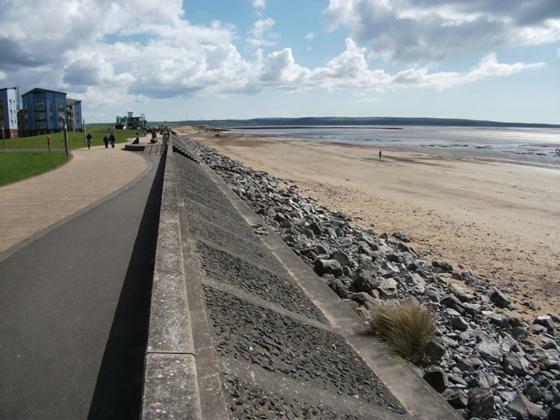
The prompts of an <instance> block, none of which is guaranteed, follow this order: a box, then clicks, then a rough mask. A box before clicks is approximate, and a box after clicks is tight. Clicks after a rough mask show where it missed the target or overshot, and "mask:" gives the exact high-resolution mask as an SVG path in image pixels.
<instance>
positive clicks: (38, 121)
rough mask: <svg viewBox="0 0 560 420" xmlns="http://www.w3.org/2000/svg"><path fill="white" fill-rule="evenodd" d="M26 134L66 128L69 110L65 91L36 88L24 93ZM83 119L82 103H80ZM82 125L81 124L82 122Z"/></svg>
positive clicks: (31, 134) (24, 132)
mask: <svg viewBox="0 0 560 420" xmlns="http://www.w3.org/2000/svg"><path fill="white" fill-rule="evenodd" d="M22 102H23V110H24V121H25V124H24V130H23V134H24V135H26V136H33V135H36V134H44V133H50V132H58V131H61V130H63V129H64V123H65V119H66V112H67V100H66V93H65V92H58V91H55V90H48V89H41V88H35V89H32V90H30V91H29V92H27V93H24V94H23V95H22ZM79 113H80V119H81V105H80V112H79ZM80 125H81V124H80Z"/></svg>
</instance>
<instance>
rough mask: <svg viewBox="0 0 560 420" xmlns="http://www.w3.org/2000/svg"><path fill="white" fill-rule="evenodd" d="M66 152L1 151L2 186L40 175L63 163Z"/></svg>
mask: <svg viewBox="0 0 560 420" xmlns="http://www.w3.org/2000/svg"><path fill="white" fill-rule="evenodd" d="M65 161H66V155H65V154H64V153H59V152H52V153H42V152H37V153H34V152H21V153H19V152H14V153H10V152H3V153H0V186H2V185H6V184H9V183H11V182H16V181H20V180H22V179H25V178H29V177H30V176H34V175H39V174H41V173H43V172H46V171H48V170H50V169H53V168H56V167H57V166H59V165H62V164H63V163H64V162H65Z"/></svg>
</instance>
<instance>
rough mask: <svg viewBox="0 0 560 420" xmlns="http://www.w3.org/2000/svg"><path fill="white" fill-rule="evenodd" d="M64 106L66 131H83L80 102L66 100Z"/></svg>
mask: <svg viewBox="0 0 560 420" xmlns="http://www.w3.org/2000/svg"><path fill="white" fill-rule="evenodd" d="M66 104H67V105H66V112H67V117H68V131H83V129H84V126H83V119H82V101H80V100H78V99H71V98H68V99H67V100H66Z"/></svg>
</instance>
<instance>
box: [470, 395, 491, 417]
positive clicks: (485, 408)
mask: <svg viewBox="0 0 560 420" xmlns="http://www.w3.org/2000/svg"><path fill="white" fill-rule="evenodd" d="M468 408H469V410H470V414H471V417H480V418H484V419H486V418H489V417H492V416H493V415H494V413H495V412H496V398H495V397H494V394H493V393H492V391H491V390H490V389H485V388H472V389H471V390H469V402H468Z"/></svg>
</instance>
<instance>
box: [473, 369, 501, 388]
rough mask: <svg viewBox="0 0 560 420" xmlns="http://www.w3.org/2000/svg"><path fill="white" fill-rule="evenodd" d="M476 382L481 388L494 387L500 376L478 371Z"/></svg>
mask: <svg viewBox="0 0 560 420" xmlns="http://www.w3.org/2000/svg"><path fill="white" fill-rule="evenodd" d="M476 382H477V383H478V386H479V387H481V388H492V387H494V386H495V385H497V384H498V378H497V377H496V376H495V375H492V374H491V373H486V372H478V373H477V375H476Z"/></svg>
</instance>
